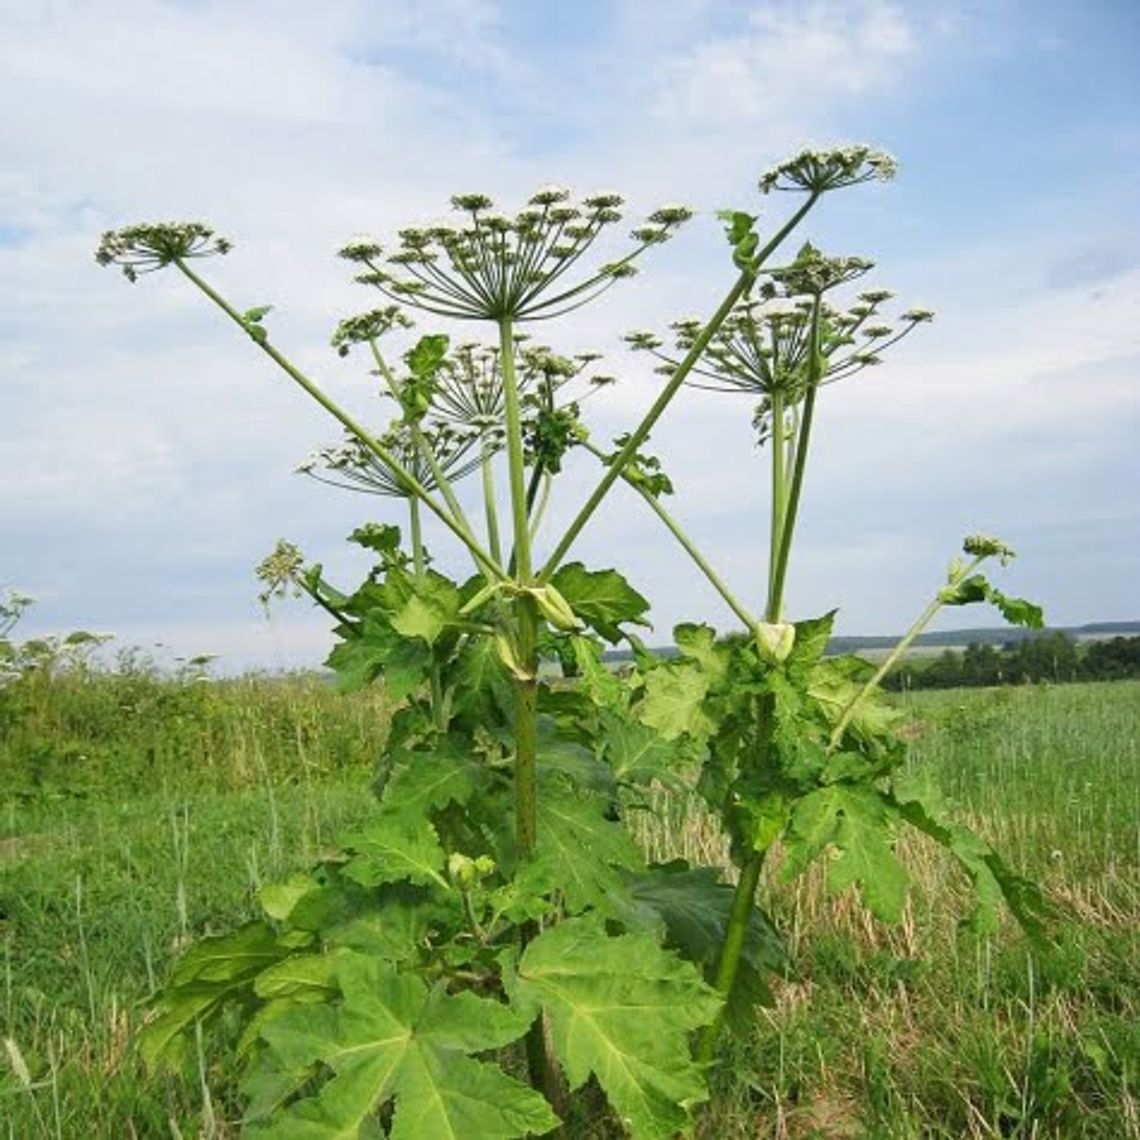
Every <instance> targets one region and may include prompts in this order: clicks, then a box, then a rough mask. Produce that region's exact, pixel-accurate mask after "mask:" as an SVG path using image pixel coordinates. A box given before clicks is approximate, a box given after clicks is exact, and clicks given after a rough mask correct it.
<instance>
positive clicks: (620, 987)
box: [509, 919, 720, 1140]
mask: <svg viewBox="0 0 1140 1140" xmlns="http://www.w3.org/2000/svg"><path fill="white" fill-rule="evenodd" d="M509 985H510V988H511V989H512V990H513V991H514V996H515V997H516V998H517V999H518V1000H519V1001H520V1002H522V1003H533V1005H535V1006H542V1007H543V1008H544V1009H545V1010H546V1013H547V1015H548V1016H549V1019H550V1027H551V1033H552V1036H553V1041H554V1048H555V1053H556V1054H557V1056H558V1058H559V1060H560V1061H561V1062H562V1065H563V1067H564V1068H565V1070H566V1075H567V1078H568V1080H569V1082H570V1086H571V1088H573V1089H577V1088H580V1087H581V1086H582V1085H583V1084H584V1083H585V1082H586V1080H587V1079H588V1078H589V1077H590V1075H591V1074H593V1075H594V1076H596V1077H597V1080H598V1083H599V1084H600V1085H601V1086H602V1089H603V1090H604V1091H605V1093H606V1096H607V1097H608V1098H609V1101H610V1103H611V1104H612V1105H613V1107H614V1108H615V1109H616V1111H617V1113H618V1114H619V1116H620V1117H621V1118H622V1120H623V1122H624V1123H625V1125H626V1127H627V1128H628V1129H629V1132H630V1135H631V1136H632V1137H633V1138H634V1140H667V1138H669V1137H672V1136H674V1135H675V1134H676V1133H677V1132H678V1131H679V1130H681V1129H683V1128H685V1126H686V1124H687V1123H688V1119H689V1112H688V1110H689V1108H690V1107H691V1106H692V1105H694V1104H697V1103H699V1102H700V1101H702V1100H704V1099H706V1097H707V1090H706V1087H705V1081H704V1077H703V1074H702V1071H701V1069H700V1067H699V1066H698V1065H696V1064H695V1063H694V1062H693V1060H692V1058H691V1057H690V1054H689V1040H688V1037H689V1034H690V1033H691V1032H692V1031H693V1030H694V1029H696V1028H698V1027H699V1026H702V1025H707V1024H708V1023H710V1022H711V1021H712V1020H713V1018H714V1017H715V1016H716V1014H717V1012H718V1010H719V1008H720V1000H719V999H718V998H717V996H716V994H715V993H714V992H713V990H712V989H711V988H710V987H709V986H707V985H706V984H705V983H704V981H702V979H701V977H700V975H699V974H698V972H697V970H696V967H694V966H693V965H692V964H691V963H689V962H685V961H683V960H682V959H680V958H678V957H677V956H675V955H674V954H672V953H670V952H668V951H666V950H663V949H662V948H661V947H660V946H659V945H658V944H657V942H656V940H655V939H654V938H653V936H652V935H650V934H644V933H639V934H625V935H621V936H619V937H616V938H615V937H610V936H608V935H607V934H606V933H605V931H604V930H603V929H602V928H601V927H600V926H599V925H597V924H595V923H593V922H591V921H589V920H586V919H570V920H568V921H566V922H563V923H561V924H560V925H558V926H555V927H552V928H551V929H549V930H546V931H544V932H543V933H542V934H541V935H539V937H538V938H536V939H535V940H534V941H533V942H532V943H531V944H530V945H529V946H528V947H527V948H526V950H525V952H524V953H523V955H522V958H521V959H520V961H519V964H518V969H517V973H516V975H515V977H514V978H513V979H509Z"/></svg>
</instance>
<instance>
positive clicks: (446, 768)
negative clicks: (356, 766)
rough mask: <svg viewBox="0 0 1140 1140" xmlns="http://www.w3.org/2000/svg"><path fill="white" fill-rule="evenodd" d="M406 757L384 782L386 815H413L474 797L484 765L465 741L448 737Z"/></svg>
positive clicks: (460, 802) (408, 816) (463, 801)
mask: <svg viewBox="0 0 1140 1140" xmlns="http://www.w3.org/2000/svg"><path fill="white" fill-rule="evenodd" d="M406 758H407V759H406V762H405V763H404V764H402V765H400V766H399V767H398V768H396V769H394V770H393V772H392V774H391V776H390V777H389V779H388V782H387V783H386V784H385V786H384V794H383V797H382V799H381V804H382V806H383V810H384V814H385V815H397V814H399V815H402V816H405V817H407V818H412V817H415V816H419V815H423V814H425V813H426V812H427V811H429V810H430V809H432V808H439V807H443V806H444V805H446V804H448V803H453V802H454V803H458V804H464V803H466V802H467V801H468V800H469V799H470V798H471V795H472V793H473V792H474V790H475V783H476V780H477V779H478V777H479V774H480V766H479V764H478V763H477V762H476V761H475V760H474V759H473V757H472V755H471V751H470V747H469V746H468V745H466V743H465V742H464V741H462V740H454V739H450V738H445V739H443V740H441V741H439V742H437V743H436V744H435V746H434V747H433V748H432V749H431V751H430V752H429V751H425V752H409V753H407V754H406Z"/></svg>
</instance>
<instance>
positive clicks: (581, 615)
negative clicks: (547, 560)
mask: <svg viewBox="0 0 1140 1140" xmlns="http://www.w3.org/2000/svg"><path fill="white" fill-rule="evenodd" d="M551 583H552V584H553V585H554V586H555V588H556V589H557V590H558V592H559V593H560V594H561V595H562V596H563V597H564V598H565V599H566V601H567V602H568V603H569V604H570V608H571V609H572V610H573V611H574V614H575V615H576V616H577V617H578V619H579V620H581V621H583V622H585V623H586V624H587V625H588V626H590V627H591V629H594V630H597V632H598V633H600V634H601V635H602V637H604V638H605V639H606V640H607V641H608V642H610V644H616V643H617V642H619V641H621V639H622V638H623V637H624V636H625V634H624V633H623V631H622V629H621V626H622V624H623V623H624V622H629V623H631V624H633V625H648V624H649V623H648V622H647V621H646V619H645V615H646V614H647V613H648V612H649V602H648V601H647V600H646V599H645V598H643V597H642V596H641V595H640V594H639V593H638V592H637V591H636V590H635V589H634V588H633V587H632V586H631V585H630V584H629V583H628V582H627V581H626V580H625V579H624V578H623V577H622V576H621V575H620V574H619V573H618V572H617V571H616V570H587V569H586V567H585V566H583V565H582V563H581V562H568V563H567V564H566V565H565V566H563V567H562V568H561V569H560V570H559V571H558V573H557V574H555V575H554V577H553V578H551Z"/></svg>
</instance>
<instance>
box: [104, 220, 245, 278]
mask: <svg viewBox="0 0 1140 1140" xmlns="http://www.w3.org/2000/svg"><path fill="white" fill-rule="evenodd" d="M232 248H233V246H232V244H231V243H230V242H229V241H227V240H226V239H225V238H223V237H217V236H216V235H215V234H214V231H213V230H212V229H210V227H209V226H205V225H203V224H202V223H201V222H157V223H147V224H144V225H137V226H127V227H126V228H125V229H121V230H108V231H107V232H106V233H105V234H104V235H103V237H102V240H101V241H100V242H99V248H98V250H97V251H96V253H95V260H96V261H97V262H98V263H99V264H100V265H118V266H120V267H121V268H122V270H123V274H124V275H125V276H126V278H127V280H128V281H135V280H137V279H138V275H139V274H140V273H153V272H155V271H156V270H158V269H165V268H166V266H168V265H170V264H171V263H172V262H176V261H189V260H190V259H191V258H195V257H212V256H213V255H214V254H219V253H220V254H226V253H229V252H230V250H231V249H232Z"/></svg>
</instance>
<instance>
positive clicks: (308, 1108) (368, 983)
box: [250, 956, 558, 1140]
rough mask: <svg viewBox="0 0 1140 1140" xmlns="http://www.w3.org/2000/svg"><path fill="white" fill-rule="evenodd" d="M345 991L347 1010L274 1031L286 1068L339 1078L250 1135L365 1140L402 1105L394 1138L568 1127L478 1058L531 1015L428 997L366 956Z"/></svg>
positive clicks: (466, 1138)
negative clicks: (371, 1126) (383, 1112)
mask: <svg viewBox="0 0 1140 1140" xmlns="http://www.w3.org/2000/svg"><path fill="white" fill-rule="evenodd" d="M339 981H340V985H341V989H342V990H343V992H344V995H345V996H344V1002H343V1004H342V1005H341V1006H339V1007H337V1008H332V1007H329V1006H323V1007H318V1008H310V1009H298V1010H295V1011H293V1012H292V1013H290V1014H288V1015H286V1016H284V1017H282V1018H279V1019H277V1020H276V1021H274V1022H273V1023H272V1024H271V1025H269V1026H267V1027H266V1030H265V1039H266V1041H267V1042H268V1043H269V1046H270V1048H271V1049H272V1051H273V1053H274V1054H275V1058H276V1061H277V1063H278V1064H279V1065H280V1066H281V1067H282V1068H283V1069H286V1070H289V1069H297V1068H301V1067H304V1066H308V1065H312V1064H315V1063H318V1062H319V1063H320V1064H322V1065H324V1066H327V1067H328V1068H329V1069H331V1070H332V1072H333V1073H334V1074H335V1076H334V1077H333V1078H332V1079H331V1080H329V1081H328V1082H327V1083H326V1084H325V1085H324V1086H323V1087H322V1088H321V1089H320V1091H319V1092H318V1093H317V1094H316V1095H315V1096H313V1097H309V1098H306V1099H305V1100H302V1101H300V1102H299V1103H297V1104H295V1105H293V1106H292V1107H290V1108H289V1109H288V1110H287V1111H285V1112H284V1113H282V1114H281V1115H280V1116H278V1117H277V1119H276V1120H275V1121H274V1122H273V1123H272V1124H270V1125H267V1126H264V1127H258V1128H256V1129H254V1130H251V1131H250V1135H251V1136H254V1137H257V1138H259V1140H334V1138H335V1140H346V1138H353V1140H355V1138H356V1137H358V1136H359V1135H361V1129H362V1128H363V1127H364V1126H365V1125H366V1122H368V1121H369V1120H374V1119H375V1113H376V1111H377V1110H378V1109H379V1108H380V1107H381V1106H382V1105H383V1104H385V1103H386V1102H388V1101H389V1100H392V1099H393V1098H394V1099H395V1107H394V1112H393V1116H392V1126H391V1137H392V1140H426V1138H427V1137H431V1138H432V1140H437V1138H438V1140H471V1138H472V1137H480V1138H483V1137H485V1138H487V1140H510V1138H512V1137H516V1136H524V1135H526V1134H528V1133H533V1134H535V1135H541V1134H542V1133H544V1132H547V1131H549V1130H550V1129H551V1128H554V1127H555V1126H556V1125H557V1123H558V1120H557V1118H556V1117H555V1116H554V1114H553V1113H552V1112H551V1110H550V1106H549V1105H548V1104H547V1103H546V1101H545V1100H543V1098H542V1097H541V1096H540V1095H539V1094H538V1093H536V1092H535V1091H534V1090H533V1089H530V1088H528V1087H527V1086H526V1085H523V1084H521V1083H519V1082H518V1081H516V1080H513V1079H512V1078H510V1077H508V1076H506V1075H505V1074H504V1073H502V1072H501V1071H500V1070H499V1069H498V1068H496V1067H495V1066H493V1065H491V1064H487V1063H483V1062H479V1061H475V1060H472V1059H471V1058H470V1057H469V1056H467V1054H469V1053H478V1052H482V1051H485V1050H488V1049H495V1048H500V1047H502V1046H504V1045H507V1044H509V1043H510V1042H511V1041H513V1040H516V1039H517V1038H518V1037H520V1036H521V1035H522V1034H523V1033H524V1032H525V1031H526V1028H527V1024H528V1020H529V1019H528V1018H527V1017H524V1016H520V1015H519V1014H518V1013H516V1012H515V1011H514V1010H513V1009H511V1008H510V1007H508V1006H505V1005H502V1004H500V1003H498V1002H495V1001H491V1000H487V999H483V998H478V997H476V996H475V995H474V994H472V993H469V992H466V993H461V994H459V995H456V996H448V995H447V994H446V993H445V992H444V991H443V990H442V989H440V988H436V989H432V990H429V989H428V987H427V986H426V985H425V983H424V982H422V981H421V980H420V979H419V978H417V977H415V976H414V975H411V974H397V973H395V972H394V971H393V970H392V968H391V967H390V966H388V965H387V964H385V963H381V962H376V961H374V960H372V959H368V958H364V957H362V956H356V957H354V958H353V959H351V960H350V961H349V962H348V963H346V964H345V965H344V966H343V967H342V969H341V971H340V976H339Z"/></svg>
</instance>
